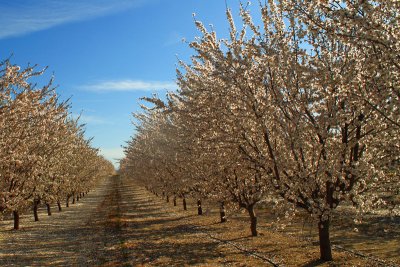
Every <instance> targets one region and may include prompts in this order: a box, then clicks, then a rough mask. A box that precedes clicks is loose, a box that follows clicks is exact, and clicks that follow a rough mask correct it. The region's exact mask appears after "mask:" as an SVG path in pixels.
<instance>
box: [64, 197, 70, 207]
mask: <svg viewBox="0 0 400 267" xmlns="http://www.w3.org/2000/svg"><path fill="white" fill-rule="evenodd" d="M69 198H70V196H67V201H66V205H65V206H66V207H67V208H68V207H69Z"/></svg>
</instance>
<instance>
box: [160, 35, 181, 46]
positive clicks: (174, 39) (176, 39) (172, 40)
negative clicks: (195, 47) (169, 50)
mask: <svg viewBox="0 0 400 267" xmlns="http://www.w3.org/2000/svg"><path fill="white" fill-rule="evenodd" d="M183 40H184V36H183V35H182V34H180V33H178V32H171V33H170V34H169V36H168V38H167V40H166V41H165V42H164V46H173V45H177V44H182V43H183Z"/></svg>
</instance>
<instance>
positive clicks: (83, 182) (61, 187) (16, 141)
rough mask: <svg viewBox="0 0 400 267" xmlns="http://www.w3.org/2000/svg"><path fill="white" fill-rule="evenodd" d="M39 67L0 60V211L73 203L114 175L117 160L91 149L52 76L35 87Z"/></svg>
mask: <svg viewBox="0 0 400 267" xmlns="http://www.w3.org/2000/svg"><path fill="white" fill-rule="evenodd" d="M43 72H44V70H42V71H36V70H35V67H27V68H25V69H21V68H20V67H19V66H17V65H13V64H11V63H10V61H9V60H6V61H4V62H1V63H0V212H1V214H4V213H13V217H14V228H15V229H18V228H19V218H20V213H21V212H24V211H26V210H28V209H32V211H33V213H34V218H35V220H39V218H38V214H37V210H38V206H39V205H40V204H45V205H46V206H47V211H48V214H49V215H51V209H50V205H53V204H57V205H58V209H59V210H60V211H61V204H64V203H65V204H66V205H67V206H68V205H69V201H70V199H71V198H72V199H73V202H75V200H79V197H82V196H83V195H84V194H85V193H87V192H88V191H89V189H91V188H92V187H93V185H94V183H95V182H96V181H97V180H98V179H99V178H100V177H104V176H107V175H110V174H112V172H113V170H114V168H113V166H112V164H111V163H110V162H109V161H107V160H106V159H104V158H103V157H102V156H100V155H99V154H98V149H95V148H92V147H91V145H90V141H89V140H86V139H85V137H84V130H83V128H82V126H81V125H79V123H78V120H75V119H72V118H71V116H70V113H69V104H68V102H60V101H59V97H58V95H57V93H56V90H55V88H54V87H52V80H51V81H50V82H49V83H48V84H47V85H45V86H43V87H41V88H36V86H35V84H32V83H31V82H30V79H32V78H34V77H37V76H40V75H42V74H43Z"/></svg>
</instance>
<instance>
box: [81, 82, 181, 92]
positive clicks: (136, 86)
mask: <svg viewBox="0 0 400 267" xmlns="http://www.w3.org/2000/svg"><path fill="white" fill-rule="evenodd" d="M177 87H178V86H177V85H176V83H174V82H165V81H142V80H119V81H103V82H98V83H94V84H88V85H84V86H81V87H80V88H82V89H85V90H89V91H95V92H112V91H159V90H175V89H177Z"/></svg>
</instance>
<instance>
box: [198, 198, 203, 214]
mask: <svg viewBox="0 0 400 267" xmlns="http://www.w3.org/2000/svg"><path fill="white" fill-rule="evenodd" d="M197 215H203V209H202V207H201V200H200V199H198V200H197Z"/></svg>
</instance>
